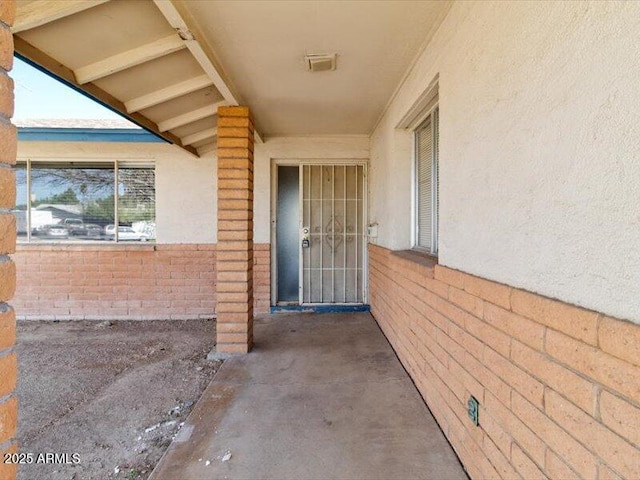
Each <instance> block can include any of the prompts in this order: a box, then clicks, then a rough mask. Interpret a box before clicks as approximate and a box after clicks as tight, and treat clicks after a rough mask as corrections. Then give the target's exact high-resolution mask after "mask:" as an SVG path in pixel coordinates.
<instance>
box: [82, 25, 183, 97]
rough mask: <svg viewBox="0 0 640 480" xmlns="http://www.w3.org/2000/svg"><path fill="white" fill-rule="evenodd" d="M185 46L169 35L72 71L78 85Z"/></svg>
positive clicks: (175, 36) (178, 38)
mask: <svg viewBox="0 0 640 480" xmlns="http://www.w3.org/2000/svg"><path fill="white" fill-rule="evenodd" d="M184 47H185V44H184V42H183V41H182V39H181V38H180V37H179V36H178V35H170V36H168V37H164V38H160V39H159V40H155V41H153V42H150V43H146V44H144V45H140V46H139V47H135V48H132V49H131V50H127V51H125V52H121V53H117V54H116V55H113V56H111V57H108V58H105V59H103V60H99V61H97V62H95V63H91V64H89V65H85V66H84V67H80V68H77V69H75V70H74V71H73V73H74V75H75V76H76V81H77V82H78V83H79V84H80V85H84V84H85V83H89V82H92V81H94V80H98V79H99V78H103V77H106V76H108V75H112V74H114V73H117V72H120V71H122V70H126V69H127V68H131V67H135V66H136V65H140V64H141V63H145V62H148V61H149V60H153V59H155V58H159V57H163V56H165V55H169V54H170V53H173V52H177V51H178V50H181V49H183V48H184Z"/></svg>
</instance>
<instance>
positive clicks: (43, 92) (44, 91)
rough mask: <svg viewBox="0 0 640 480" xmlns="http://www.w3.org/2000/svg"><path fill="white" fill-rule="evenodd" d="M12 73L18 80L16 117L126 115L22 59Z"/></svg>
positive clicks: (117, 117) (17, 62) (97, 117)
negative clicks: (106, 106)
mask: <svg viewBox="0 0 640 480" xmlns="http://www.w3.org/2000/svg"><path fill="white" fill-rule="evenodd" d="M11 76H12V77H13V80H14V82H15V97H16V100H15V113H14V115H13V118H14V120H29V119H36V118H37V119H53V118H84V119H87V118H90V119H121V118H122V117H121V116H120V115H118V114H116V113H113V112H112V111H111V110H109V109H108V108H105V107H103V106H102V105H100V104H99V103H97V102H95V101H93V100H90V99H88V98H87V97H85V96H84V95H82V94H80V93H78V92H76V91H75V90H73V89H71V88H69V87H67V86H66V85H65V84H63V83H61V82H59V81H57V80H55V79H53V78H51V77H50V76H48V75H46V74H44V73H42V72H40V71H39V70H37V69H35V68H33V67H32V66H31V65H29V64H27V63H25V62H23V61H22V60H20V59H19V58H16V59H15V62H14V65H13V70H12V72H11Z"/></svg>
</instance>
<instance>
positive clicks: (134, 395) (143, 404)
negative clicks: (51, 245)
mask: <svg viewBox="0 0 640 480" xmlns="http://www.w3.org/2000/svg"><path fill="white" fill-rule="evenodd" d="M214 338H215V321H213V320H191V321H127V322H124V321H115V322H80V321H77V322H50V321H22V322H19V323H18V343H17V351H18V359H19V360H18V361H19V369H20V380H19V385H18V396H19V401H20V407H19V432H18V436H19V442H20V453H33V454H34V460H37V459H38V456H37V455H38V454H40V453H47V452H51V453H58V454H61V453H62V454H64V453H66V454H69V455H68V457H67V458H64V457H58V460H57V461H56V462H53V461H51V460H50V461H49V463H35V462H34V463H33V464H31V465H21V466H20V468H19V470H18V479H19V480H57V479H61V480H80V479H82V480H84V479H128V480H134V479H146V478H147V477H148V476H149V475H150V473H151V471H152V470H153V467H154V466H155V465H156V463H157V462H158V460H159V459H160V457H161V456H162V454H163V453H164V451H165V450H166V448H167V447H168V445H169V443H170V442H171V439H172V437H173V436H174V435H175V434H176V432H178V430H179V428H180V426H181V423H182V422H183V421H184V420H185V419H186V417H187V414H188V413H189V411H190V410H191V408H192V406H193V404H194V403H195V402H196V401H197V400H198V398H199V397H200V395H201V393H202V391H203V390H204V389H205V387H206V386H207V385H208V384H209V382H210V381H211V379H212V378H213V375H214V373H215V372H216V370H217V369H218V368H219V366H220V364H219V363H218V362H210V361H207V360H206V356H207V353H209V351H210V350H211V349H212V348H213V345H214V341H213V339H214ZM72 454H77V455H78V456H79V463H74V461H75V460H78V457H74V456H72ZM43 458H46V457H40V460H42V459H43ZM65 461H68V462H69V464H64V463H62V464H61V463H59V462H65Z"/></svg>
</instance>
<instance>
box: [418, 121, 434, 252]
mask: <svg viewBox="0 0 640 480" xmlns="http://www.w3.org/2000/svg"><path fill="white" fill-rule="evenodd" d="M432 121H433V119H432V117H431V115H429V118H428V119H427V120H426V122H425V123H423V124H422V125H421V126H420V127H419V128H418V130H417V131H416V160H417V169H416V177H417V222H418V225H417V227H418V228H417V229H418V232H417V244H418V246H419V247H422V248H425V249H428V250H429V251H432V239H433V214H434V211H433V209H434V205H433V183H434V182H433V176H434V168H433V166H434V165H433V158H434V155H433V153H434V141H433V140H434V138H433V129H432Z"/></svg>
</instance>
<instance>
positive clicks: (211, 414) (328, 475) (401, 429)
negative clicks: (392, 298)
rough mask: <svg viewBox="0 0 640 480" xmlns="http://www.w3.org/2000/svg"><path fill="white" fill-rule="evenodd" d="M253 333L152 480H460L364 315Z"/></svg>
mask: <svg viewBox="0 0 640 480" xmlns="http://www.w3.org/2000/svg"><path fill="white" fill-rule="evenodd" d="M254 334H255V339H256V346H255V349H254V351H253V352H251V353H250V354H248V355H244V356H236V357H232V358H230V359H229V360H227V361H226V362H225V363H224V364H223V366H222V367H221V369H220V371H219V372H218V374H217V375H216V377H215V379H214V380H213V381H212V382H211V384H210V385H209V387H208V388H207V390H206V391H205V392H204V394H203V395H202V398H201V399H200V401H199V402H198V404H197V405H196V407H195V409H194V410H193V412H192V414H191V416H190V417H189V418H188V419H187V422H186V423H185V425H184V427H183V429H182V431H181V432H180V434H179V435H178V436H177V437H176V439H175V440H174V441H173V443H172V444H171V446H170V447H169V450H168V451H167V453H166V455H165V456H164V458H163V459H162V460H161V462H160V463H159V465H158V466H157V468H156V469H155V471H154V473H153V475H152V476H151V479H154V480H165V479H166V480H173V479H177V478H180V479H184V480H189V479H194V480H196V479H197V480H201V479H243V480H244V479H256V478H260V479H277V480H284V479H292V480H294V479H295V480H301V479H367V480H373V479H381V480H389V479H432V480H435V479H437V480H442V479H465V480H466V479H467V476H466V474H465V472H464V470H463V469H462V466H461V465H460V463H459V461H458V459H457V457H456V455H455V453H454V452H453V450H452V448H451V446H450V445H449V444H448V443H447V441H446V439H445V437H444V435H443V434H442V432H441V431H440V429H439V428H438V425H437V424H436V422H435V420H434V419H433V417H432V416H431V414H430V413H429V411H428V409H427V408H426V406H425V404H424V402H423V401H422V398H421V397H420V395H419V393H418V391H417V390H416V388H415V386H414V385H413V383H412V382H411V380H410V379H409V377H408V375H407V374H406V372H405V371H404V369H403V368H402V366H401V365H400V362H399V361H398V360H397V358H396V356H395V354H394V352H393V350H392V349H391V347H390V346H389V344H388V343H387V341H386V339H385V338H384V336H383V335H382V333H381V331H380V330H379V329H378V326H377V325H376V323H375V321H374V320H373V318H372V317H371V315H369V314H368V313H353V314H344V313H343V314H323V315H317V314H292V315H276V316H269V317H264V318H262V319H258V320H256V323H255V326H254ZM228 453H230V454H231V458H230V459H228V460H227V461H223V458H224V456H225V454H228Z"/></svg>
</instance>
